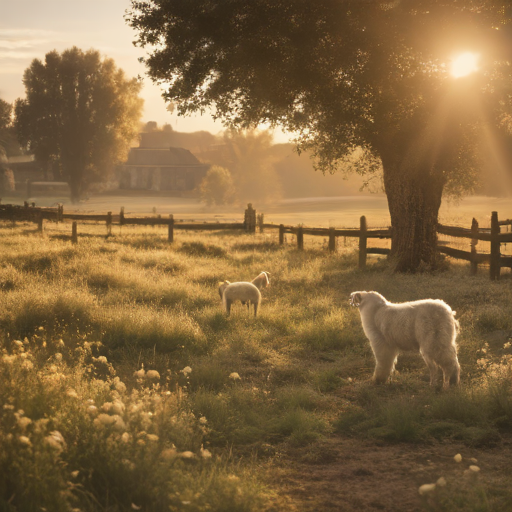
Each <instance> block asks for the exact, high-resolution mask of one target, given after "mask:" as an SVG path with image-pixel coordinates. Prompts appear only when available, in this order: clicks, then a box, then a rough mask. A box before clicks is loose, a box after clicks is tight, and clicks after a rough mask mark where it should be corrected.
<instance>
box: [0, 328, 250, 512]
mask: <svg viewBox="0 0 512 512" xmlns="http://www.w3.org/2000/svg"><path fill="white" fill-rule="evenodd" d="M98 345H101V344H99V343H95V342H88V341H83V342H81V343H79V344H78V345H77V346H75V347H66V346H65V344H64V342H63V341H62V340H48V339H46V336H45V335H44V330H42V332H40V333H39V334H38V335H36V336H33V337H32V338H31V339H30V340H29V339H28V338H25V340H23V341H21V340H14V341H9V340H8V341H6V342H4V343H3V344H2V345H0V347H3V348H2V349H1V352H0V381H1V382H2V386H0V403H1V404H2V406H1V407H2V409H1V416H0V499H1V500H2V501H3V502H4V503H10V504H11V506H12V507H15V508H14V509H16V510H27V511H30V510H42V509H46V510H52V511H56V512H59V511H61V510H62V511H70V510H75V511H78V510H104V509H106V508H107V507H108V508H109V510H129V509H135V510H137V509H138V508H137V507H140V508H141V509H143V510H169V509H170V510H180V509H181V508H182V506H183V504H184V503H186V504H187V507H188V510H198V511H199V510H206V509H211V508H212V504H213V503H215V502H219V503H220V502H222V501H226V502H228V503H232V504H233V506H234V508H236V509H237V510H250V509H251V508H252V507H253V506H256V505H255V504H256V503H257V501H258V500H255V497H254V493H255V491H254V489H253V487H252V486H251V484H247V485H246V484H244V482H243V480H241V479H240V478H238V477H237V479H236V484H235V483H234V480H233V478H231V477H232V476H233V475H231V477H230V473H229V471H228V469H227V468H226V464H225V463H224V469H221V468H220V466H219V465H218V464H216V462H215V458H214V457H213V455H212V453H211V452H210V451H209V450H208V449H207V448H205V447H204V444H205V434H206V433H207V432H208V420H207V418H205V417H200V418H196V417H195V416H194V414H192V413H191V412H190V410H189V408H188V405H187V395H186V393H185V392H184V391H183V390H182V389H177V390H176V389H175V390H174V391H170V390H169V389H167V388H166V387H165V386H162V385H161V384H160V382H159V380H160V375H159V374H158V372H156V371H154V370H149V371H148V372H144V370H142V372H144V373H142V374H140V370H139V371H138V373H139V374H140V375H142V377H143V378H142V379H140V380H139V382H138V383H137V385H136V387H135V388H133V389H131V390H129V389H128V387H127V386H126V385H125V384H124V383H123V382H122V381H121V380H120V379H119V377H118V376H116V372H115V370H114V368H113V367H112V365H111V364H110V363H109V362H108V360H107V358H106V357H105V356H103V355H95V354H96V353H97V348H98ZM251 503H252V504H254V505H252V504H251ZM112 507H113V508H112ZM237 507H239V508H237ZM14 509H13V510H14Z"/></svg>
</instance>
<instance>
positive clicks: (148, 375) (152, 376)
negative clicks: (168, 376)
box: [146, 370, 160, 380]
mask: <svg viewBox="0 0 512 512" xmlns="http://www.w3.org/2000/svg"><path fill="white" fill-rule="evenodd" d="M146 378H147V379H149V380H160V374H159V373H158V372H157V371H156V370H148V371H147V373H146Z"/></svg>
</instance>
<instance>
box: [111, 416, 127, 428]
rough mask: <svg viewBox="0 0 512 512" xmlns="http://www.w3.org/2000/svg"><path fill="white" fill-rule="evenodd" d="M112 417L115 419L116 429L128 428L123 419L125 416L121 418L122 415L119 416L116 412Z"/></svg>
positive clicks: (114, 425) (113, 423)
mask: <svg viewBox="0 0 512 512" xmlns="http://www.w3.org/2000/svg"><path fill="white" fill-rule="evenodd" d="M111 418H112V419H113V421H112V426H113V427H114V428H115V429H116V430H125V429H126V425H125V423H124V421H123V418H121V416H119V415H118V414H114V415H113V416H111Z"/></svg>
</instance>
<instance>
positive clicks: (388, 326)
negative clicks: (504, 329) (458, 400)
mask: <svg viewBox="0 0 512 512" xmlns="http://www.w3.org/2000/svg"><path fill="white" fill-rule="evenodd" d="M350 303H351V305H352V306H357V307H358V308H359V313H360V315H361V321H362V324H363V329H364V332H365V334H366V336H367V337H368V339H369V340H370V345H371V347H372V350H373V354H374V355H375V361H376V366H375V372H374V374H373V380H374V381H375V382H376V383H382V382H386V380H387V379H388V377H389V376H390V375H391V373H392V372H393V370H394V368H395V363H396V359H397V356H398V353H399V351H401V350H414V351H419V352H420V354H421V355H422V356H423V359H424V360H425V363H427V366H428V368H429V370H430V385H431V386H433V385H434V384H435V380H436V375H437V368H438V366H440V367H441V369H442V371H443V389H447V388H449V387H450V384H458V383H459V378H460V366H459V361H458V360H457V344H456V343H455V338H456V337H457V332H458V330H459V322H458V321H457V320H455V318H454V315H455V312H454V311H452V309H451V308H450V306H448V304H446V303H445V302H443V301H442V300H434V299H425V300H417V301H413V302H404V303H402V304H393V303H391V302H388V301H387V300H386V299H385V298H384V297H383V296H382V295H380V294H379V293H377V292H353V293H352V294H350Z"/></svg>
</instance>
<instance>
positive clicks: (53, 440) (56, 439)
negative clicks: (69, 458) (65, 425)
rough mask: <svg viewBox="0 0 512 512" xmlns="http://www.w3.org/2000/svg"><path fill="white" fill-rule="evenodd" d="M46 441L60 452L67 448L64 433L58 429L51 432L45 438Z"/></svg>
mask: <svg viewBox="0 0 512 512" xmlns="http://www.w3.org/2000/svg"><path fill="white" fill-rule="evenodd" d="M44 442H45V444H47V445H48V446H49V447H50V448H53V449H54V450H55V451H57V452H58V453H60V452H62V451H63V450H65V449H66V441H64V438H63V437H62V434H61V433H60V432H59V431H58V430H54V431H52V432H50V434H49V435H47V436H46V437H45V438H44Z"/></svg>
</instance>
